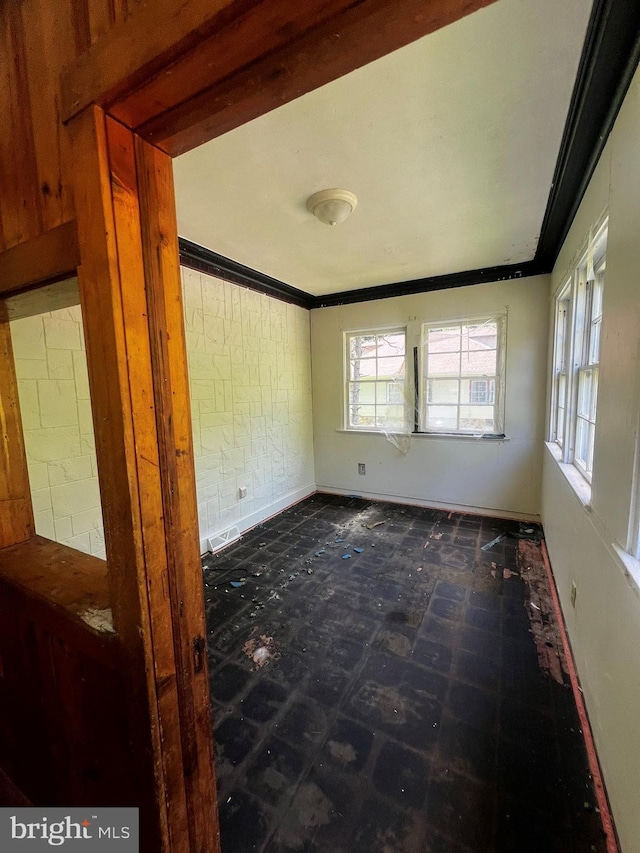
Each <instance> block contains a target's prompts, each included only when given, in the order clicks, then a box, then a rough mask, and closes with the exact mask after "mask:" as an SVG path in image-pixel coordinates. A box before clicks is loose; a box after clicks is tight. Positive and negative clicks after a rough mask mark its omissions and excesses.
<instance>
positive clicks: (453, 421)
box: [427, 406, 458, 432]
mask: <svg viewBox="0 0 640 853" xmlns="http://www.w3.org/2000/svg"><path fill="white" fill-rule="evenodd" d="M427 429H433V430H439V431H444V432H446V431H447V430H457V429H458V407H457V406H427Z"/></svg>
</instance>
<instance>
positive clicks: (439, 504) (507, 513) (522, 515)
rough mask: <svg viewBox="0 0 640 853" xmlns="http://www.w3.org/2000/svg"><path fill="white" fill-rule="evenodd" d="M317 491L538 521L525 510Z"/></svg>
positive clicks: (327, 488) (325, 489)
mask: <svg viewBox="0 0 640 853" xmlns="http://www.w3.org/2000/svg"><path fill="white" fill-rule="evenodd" d="M317 491H318V492H323V493H325V494H327V495H343V496H346V497H353V496H355V497H359V498H366V499H367V500H370V501H387V502H388V503H394V504H406V505H408V506H423V507H425V508H426V509H444V510H450V511H451V512H463V513H465V514H466V515H484V516H489V517H492V518H508V519H513V520H515V521H536V522H540V516H539V515H532V514H531V513H527V512H511V511H510V510H507V509H493V508H491V507H484V506H466V505H464V504H449V503H443V502H441V501H423V500H419V499H418V498H410V497H402V496H401V495H386V494H381V493H378V492H358V493H357V494H355V493H354V492H352V491H349V490H348V489H334V488H333V487H332V486H321V485H318V486H317Z"/></svg>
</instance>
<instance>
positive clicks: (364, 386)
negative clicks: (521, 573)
mask: <svg viewBox="0 0 640 853" xmlns="http://www.w3.org/2000/svg"><path fill="white" fill-rule="evenodd" d="M375 401H376V383H375V382H350V383H349V402H350V403H352V404H357V403H365V404H367V403H369V404H371V405H373V404H374V403H375Z"/></svg>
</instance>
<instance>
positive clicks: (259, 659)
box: [242, 628, 280, 670]
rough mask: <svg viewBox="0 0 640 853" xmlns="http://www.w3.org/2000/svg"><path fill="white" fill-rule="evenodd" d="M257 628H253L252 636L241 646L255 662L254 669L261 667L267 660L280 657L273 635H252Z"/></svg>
mask: <svg viewBox="0 0 640 853" xmlns="http://www.w3.org/2000/svg"><path fill="white" fill-rule="evenodd" d="M257 630H258V629H257V628H255V629H254V631H253V633H252V636H251V637H249V639H248V640H247V642H246V643H245V644H244V646H243V647H242V650H243V652H244V653H245V655H246V656H247V657H248V658H250V659H251V661H253V663H254V664H255V666H254V670H257V669H262V667H264V666H266V665H267V664H268V663H269V661H271V660H275V659H276V658H279V657H280V652H279V650H278V647H277V645H276V642H275V640H274V639H273V637H267V636H266V635H265V634H261V635H260V636H259V637H258V636H254V635H255V634H256V633H257Z"/></svg>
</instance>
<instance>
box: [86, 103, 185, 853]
mask: <svg viewBox="0 0 640 853" xmlns="http://www.w3.org/2000/svg"><path fill="white" fill-rule="evenodd" d="M70 130H71V134H72V138H73V150H74V160H75V165H76V170H75V184H74V198H75V205H76V210H77V223H78V241H79V246H80V256H81V263H80V267H79V269H78V281H79V285H80V299H81V304H82V313H83V321H84V327H85V338H86V347H87V364H88V370H89V384H90V388H91V404H92V413H93V423H94V434H95V439H96V456H97V462H98V477H99V481H100V493H101V498H102V513H103V519H104V529H105V542H106V550H107V562H108V568H109V587H110V592H111V602H112V611H113V621H114V627H115V628H116V630H117V632H118V634H119V635H120V639H121V642H122V645H123V648H124V651H125V659H126V660H127V661H128V665H129V668H130V672H129V676H130V690H131V703H132V707H131V710H132V719H131V720H130V732H129V737H130V739H131V749H132V767H133V769H134V772H135V770H136V768H137V767H138V763H140V768H139V774H140V777H141V779H140V799H141V802H140V805H141V832H142V834H143V835H144V836H145V837H146V842H145V844H144V845H143V848H142V849H149V850H152V849H153V845H154V844H155V847H156V848H157V849H159V850H162V851H167V850H169V849H170V848H169V833H168V819H167V811H166V791H165V786H164V780H165V773H164V765H163V762H162V754H163V748H162V740H161V721H160V719H159V714H158V703H157V695H156V694H157V686H156V680H155V670H154V657H153V643H152V640H151V628H150V612H149V604H148V601H147V596H148V593H147V583H148V581H149V582H151V581H150V579H148V578H147V575H146V562H145V553H144V549H143V530H142V518H141V507H140V486H139V483H138V468H137V461H136V445H135V433H134V424H133V413H132V405H133V404H134V400H133V399H132V398H133V394H134V392H135V391H137V392H138V395H139V394H140V388H139V386H140V384H141V382H142V381H143V379H141V371H144V365H141V364H140V362H139V359H138V358H136V352H135V350H133V351H132V352H131V360H130V353H129V351H128V349H127V336H126V333H125V316H124V307H123V296H122V287H123V285H126V286H128V287H130V288H132V289H133V290H134V291H136V290H137V291H139V289H140V288H141V287H142V288H143V287H144V280H143V276H142V273H141V269H140V262H139V261H138V266H137V268H136V267H135V266H134V267H133V268H132V269H130V270H129V271H128V272H127V279H126V282H122V281H121V278H120V264H119V261H120V259H121V256H122V258H124V257H127V253H126V250H125V247H126V246H127V241H133V243H134V245H135V240H136V237H135V230H134V235H133V237H132V236H131V235H130V234H127V233H126V231H125V230H124V228H123V225H122V216H119V217H118V221H119V224H120V228H121V231H120V233H119V234H118V235H116V213H115V212H114V200H113V196H112V180H116V179H115V178H112V176H111V173H110V169H109V151H108V145H107V135H106V128H105V120H104V114H103V113H102V111H101V110H99V109H98V108H95V107H92V108H89V109H88V110H86V111H85V112H84V113H82V114H81V115H79V116H78V117H77V119H76V120H75V121H74V122H73V123H72V125H71V127H70ZM116 189H117V188H116ZM134 229H135V226H134ZM117 237H119V238H120V243H119V242H118V239H117ZM138 239H139V238H138ZM134 258H135V255H134ZM138 258H140V253H139V252H138ZM127 331H128V333H129V343H130V346H131V337H132V335H133V332H132V331H131V330H127ZM135 402H136V404H137V405H141V404H140V403H139V402H138V401H137V400H136V401H135ZM151 464H153V462H152V463H151ZM153 583H154V584H156V583H157V584H159V585H161V584H162V579H161V578H157V579H155V578H154V579H153ZM136 738H139V742H136Z"/></svg>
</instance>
